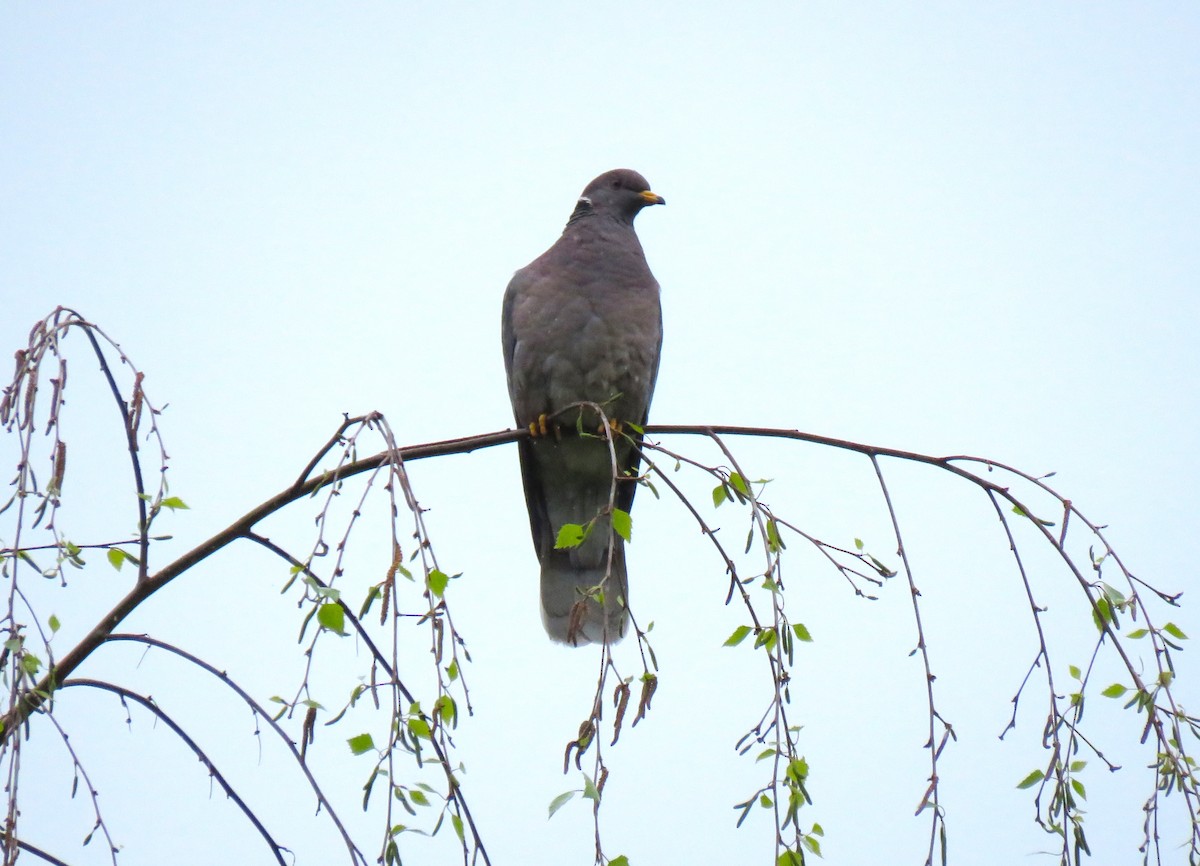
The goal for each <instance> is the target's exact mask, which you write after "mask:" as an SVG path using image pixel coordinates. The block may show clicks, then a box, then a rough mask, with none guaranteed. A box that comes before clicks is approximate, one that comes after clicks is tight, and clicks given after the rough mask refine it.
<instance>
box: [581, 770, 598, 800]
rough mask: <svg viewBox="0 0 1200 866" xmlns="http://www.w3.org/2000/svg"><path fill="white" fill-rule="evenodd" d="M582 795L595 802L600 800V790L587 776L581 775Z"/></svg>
mask: <svg viewBox="0 0 1200 866" xmlns="http://www.w3.org/2000/svg"><path fill="white" fill-rule="evenodd" d="M583 796H584V797H586V798H587V799H589V800H591V801H593V802H595V803H599V802H600V790H599V789H598V788H597V787H596V785H595V783H594V782H592V780H591V779H589V778H588V777H587V776H584V777H583Z"/></svg>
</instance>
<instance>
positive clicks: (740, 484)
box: [729, 472, 750, 498]
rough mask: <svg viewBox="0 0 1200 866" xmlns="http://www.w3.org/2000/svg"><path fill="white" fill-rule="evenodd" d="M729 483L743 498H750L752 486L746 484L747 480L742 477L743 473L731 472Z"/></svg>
mask: <svg viewBox="0 0 1200 866" xmlns="http://www.w3.org/2000/svg"><path fill="white" fill-rule="evenodd" d="M729 483H730V484H731V485H733V489H734V491H735V492H737V493H740V494H741V495H742V496H745V497H747V498H749V496H750V485H749V484H747V483H746V479H745V478H743V477H742V476H741V473H738V472H730V473H729Z"/></svg>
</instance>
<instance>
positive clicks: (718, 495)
mask: <svg viewBox="0 0 1200 866" xmlns="http://www.w3.org/2000/svg"><path fill="white" fill-rule="evenodd" d="M712 497H713V507H714V508H720V507H721V505H722V504H723V503H724V502H725V500H726V499H728V498H729V493H728V492H727V490H726V488H725V485H724V484H718V485H717V486H716V487H714V488H713V492H712Z"/></svg>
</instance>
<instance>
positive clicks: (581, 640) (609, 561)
mask: <svg viewBox="0 0 1200 866" xmlns="http://www.w3.org/2000/svg"><path fill="white" fill-rule="evenodd" d="M598 534H600V535H609V534H611V535H612V544H611V547H612V551H611V557H610V555H609V545H608V543H606V542H607V539H593V538H590V539H588V541H587V542H585V543H584V547H585V548H589V547H590V548H592V549H591V550H582V549H574V550H551V551H548V552H547V553H546V555H545V556H544V557H543V558H542V623H543V625H545V627H546V632H547V634H549V635H550V637H551V638H552V639H554V640H556V641H559V642H561V643H567V644H574V645H577V646H578V645H582V644H587V643H601V642H604V641H606V640H607V641H608V642H609V643H615V642H616V641H617V640H619V639H620V638H621V637H622V636H623V635H624V634H625V627H626V624H627V622H628V619H629V614H628V611H627V610H626V599H627V597H628V592H629V585H628V580H627V577H626V571H625V544H624V542H623V541H622V540H621V539H620V538H619V537H617V536H616V534H615V533H611V531H608V532H602V533H598ZM597 542H599V543H598V544H597ZM589 553H591V554H593V555H588V554H589ZM597 553H598V554H599V555H596V554H597Z"/></svg>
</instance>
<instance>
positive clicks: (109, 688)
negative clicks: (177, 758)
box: [59, 678, 287, 866]
mask: <svg viewBox="0 0 1200 866" xmlns="http://www.w3.org/2000/svg"><path fill="white" fill-rule="evenodd" d="M71 687H84V688H93V689H100V690H101V691H106V692H112V693H113V694H114V695H119V696H120V697H121V698H123V699H125V700H131V701H133V702H134V703H138V704H141V705H142V706H143V707H145V708H146V709H147V710H149V711H150V712H151V713H152V714H153V715H154V716H155V717H156V718H158V720H159V721H161V722H162V723H163V724H164V725H166V726H167V727H168V728H170V729H171V731H172V732H173V733H174V734H175V736H177V737H179V739H181V740H182V741H183V744H184V745H185V746H187V747H188V748H189V749H191V750H192V754H194V755H195V756H196V757H197V758H199V759H200V763H202V764H203V765H204V766H205V767H207V768H208V772H209V774H210V775H211V776H212V777H213V778H214V779H215V780H216V781H217V784H218V785H220V786H221V790H223V791H224V792H225V796H226V797H228V798H229V799H230V800H232V801H233V802H234V803H235V804H236V805H237V807H238V808H239V809H241V810H242V814H243V815H245V816H246V818H247V820H249V821H250V823H251V824H253V825H254V829H256V830H257V831H258V834H259V835H260V836H262V838H263V841H264V842H266V843H267V844H268V845H270V846H271V853H272V854H274V855H275V860H276V861H277V862H278V863H279V866H287V864H286V862H285V861H284V859H283V855H282V854H280V852H281V851H284V850H286V849H285V848H284V847H283V846H282V845H280V844H279V843H278V842H276V841H275V840H274V839H273V838H272V837H271V833H270V832H269V831H268V830H267V828H266V827H265V826H263V823H262V821H260V820H259V819H258V816H257V815H255V814H254V812H253V811H251V810H250V807H249V806H247V805H246V803H245V801H244V800H242V798H241V797H240V796H239V795H238V793H237V792H236V791H234V790H233V788H232V786H230V784H229V783H228V782H227V781H225V777H224V776H223V775H222V774H221V771H220V770H218V769H217V767H216V765H215V764H213V762H212V760H211V759H210V758H209V757H208V755H207V754H206V753H205V751H204V750H203V749H201V748H200V747H199V746H198V745H197V744H196V741H195V740H193V739H192V738H191V737H189V736H188V735H187V732H186V731H184V730H183V728H181V727H180V726H179V725H178V724H177V723H176V722H175V720H174V719H172V718H171V717H170V716H168V715H167V714H166V713H165V712H163V710H162V708H161V707H159V706H158V704H156V703H154V701H152V700H151V699H150V698H147V697H146V696H145V695H141V694H138V693H137V692H135V691H131V690H130V689H127V688H124V687H123V686H118V685H114V684H113V683H106V682H104V681H103V680H92V679H86V678H80V679H73V680H67V681H66V682H65V683H63V684H62V685H60V686H59V690H62V689H68V688H71Z"/></svg>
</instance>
